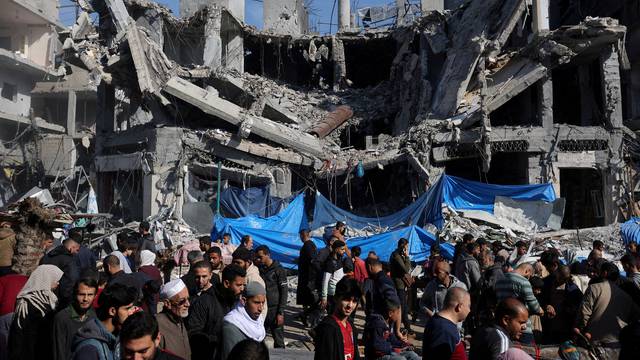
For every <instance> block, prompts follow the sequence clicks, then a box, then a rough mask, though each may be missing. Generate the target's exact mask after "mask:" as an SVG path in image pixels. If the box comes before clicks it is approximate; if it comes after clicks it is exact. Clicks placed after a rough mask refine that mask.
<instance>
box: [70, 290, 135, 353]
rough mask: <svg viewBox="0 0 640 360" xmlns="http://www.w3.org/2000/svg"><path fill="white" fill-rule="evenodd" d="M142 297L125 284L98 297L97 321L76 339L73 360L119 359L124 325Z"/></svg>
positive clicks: (93, 321) (90, 322)
mask: <svg viewBox="0 0 640 360" xmlns="http://www.w3.org/2000/svg"><path fill="white" fill-rule="evenodd" d="M137 295H138V291H137V290H136V289H134V288H131V287H127V286H125V285H123V284H113V285H110V286H107V287H106V288H105V289H104V291H102V293H101V294H100V297H99V298H98V309H97V311H96V315H97V318H95V319H91V320H89V321H88V322H87V323H86V324H84V326H82V327H81V328H80V329H79V330H78V332H77V333H76V336H75V338H74V339H73V345H72V347H71V350H72V353H73V355H72V357H71V358H72V359H73V360H97V359H105V360H115V359H118V358H119V357H118V356H117V355H118V354H116V345H117V343H118V339H117V337H116V336H117V335H118V333H119V332H120V329H121V327H122V324H123V323H124V321H125V320H126V319H127V317H129V316H130V315H131V314H133V313H134V312H136V311H137V310H138V308H137V307H136V306H135V305H134V304H133V302H134V301H135V300H136V297H137Z"/></svg>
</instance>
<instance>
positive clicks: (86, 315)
mask: <svg viewBox="0 0 640 360" xmlns="http://www.w3.org/2000/svg"><path fill="white" fill-rule="evenodd" d="M97 291H98V282H97V281H96V280H95V279H93V278H83V279H80V280H78V281H77V282H76V284H75V286H74V287H73V301H72V303H71V305H69V306H67V307H66V308H64V309H62V310H61V311H59V312H58V313H57V314H56V315H55V316H54V317H53V327H52V333H51V337H52V339H53V358H54V360H68V359H69V357H70V356H71V345H72V344H73V337H74V336H75V334H76V332H78V329H80V328H81V327H82V326H83V325H84V324H85V323H87V321H89V320H91V319H93V318H95V317H96V313H95V312H94V311H93V308H92V307H91V304H92V303H93V299H94V298H95V296H96V293H97Z"/></svg>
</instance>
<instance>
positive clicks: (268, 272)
mask: <svg viewBox="0 0 640 360" xmlns="http://www.w3.org/2000/svg"><path fill="white" fill-rule="evenodd" d="M256 264H257V265H258V267H259V269H260V276H262V279H263V280H264V283H265V285H267V287H266V290H267V303H268V304H269V308H268V310H267V318H266V319H265V322H264V324H265V327H266V328H267V329H269V332H271V336H273V347H275V348H284V307H285V306H286V305H287V298H288V293H289V289H288V288H289V286H288V283H287V271H286V270H285V269H284V268H283V267H282V265H280V263H279V262H278V261H276V260H273V259H272V258H271V251H270V250H269V248H268V247H267V246H266V245H260V246H258V247H257V248H256Z"/></svg>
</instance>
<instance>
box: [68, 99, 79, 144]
mask: <svg viewBox="0 0 640 360" xmlns="http://www.w3.org/2000/svg"><path fill="white" fill-rule="evenodd" d="M76 102H77V96H76V92H75V91H73V90H71V91H69V98H68V99H67V135H69V136H74V135H75V134H76Z"/></svg>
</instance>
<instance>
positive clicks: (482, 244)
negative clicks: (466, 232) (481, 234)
mask: <svg viewBox="0 0 640 360" xmlns="http://www.w3.org/2000/svg"><path fill="white" fill-rule="evenodd" d="M476 244H478V247H479V248H480V249H479V253H478V256H476V259H478V262H479V263H480V269H481V270H484V269H485V268H486V265H485V263H484V260H485V255H486V254H487V253H488V252H489V243H488V242H487V240H486V239H485V238H479V239H478V240H476Z"/></svg>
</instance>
